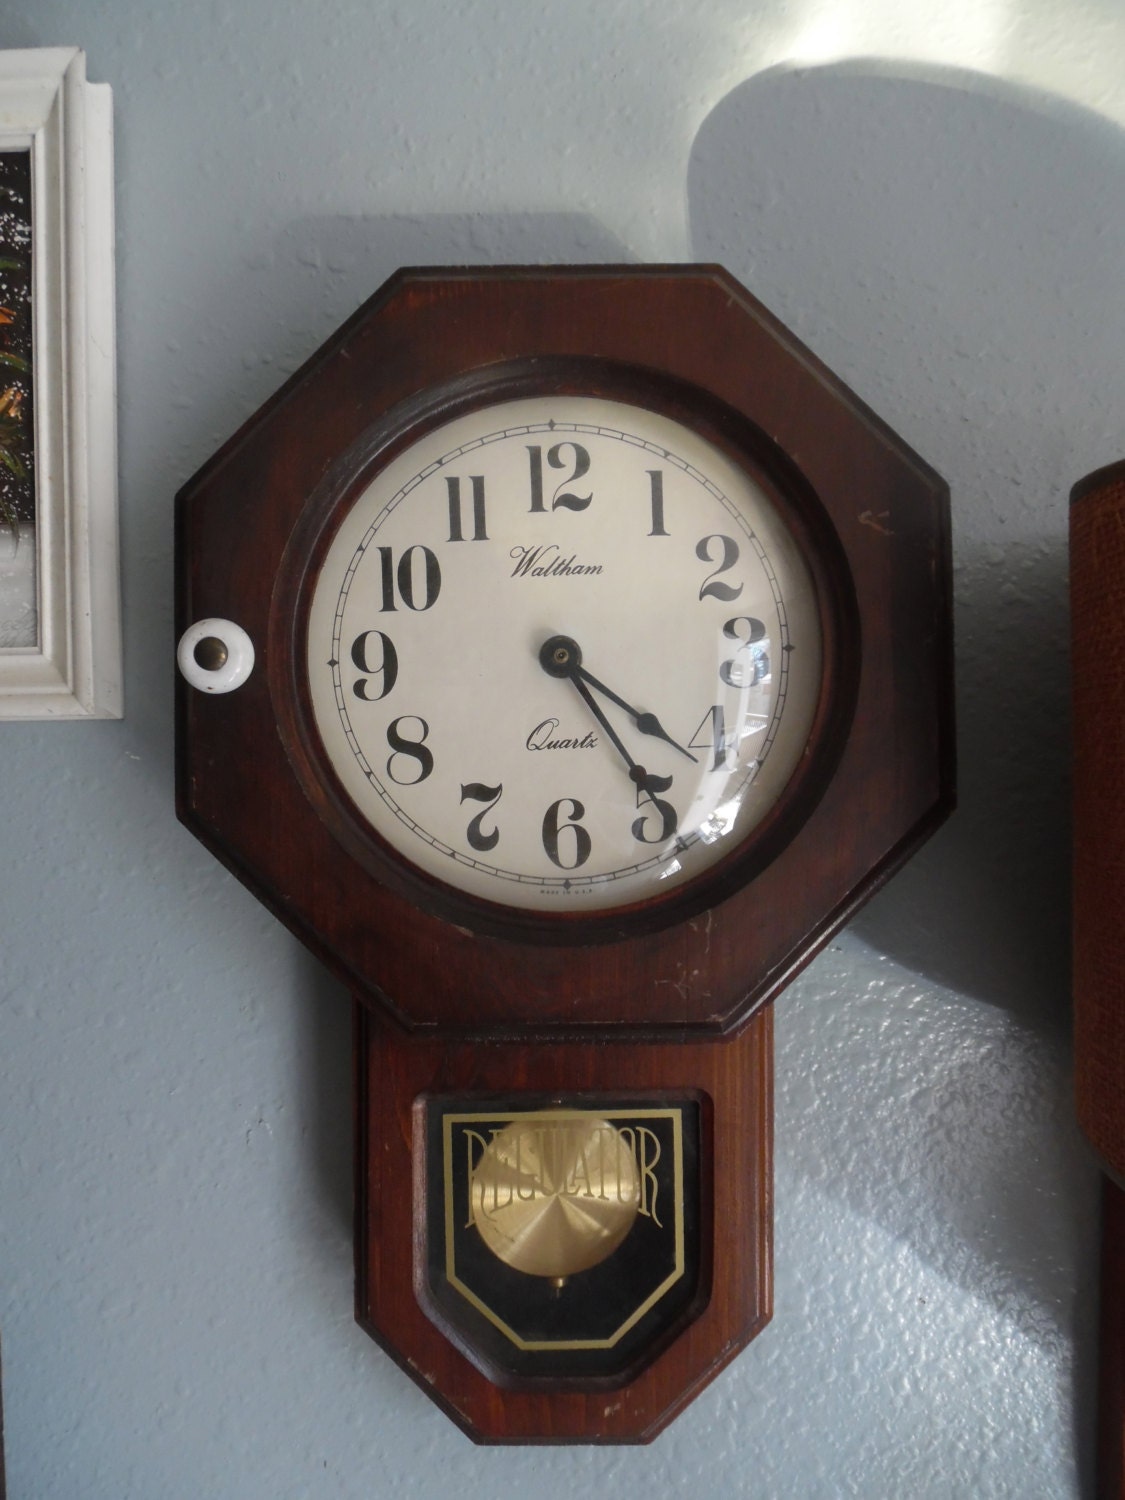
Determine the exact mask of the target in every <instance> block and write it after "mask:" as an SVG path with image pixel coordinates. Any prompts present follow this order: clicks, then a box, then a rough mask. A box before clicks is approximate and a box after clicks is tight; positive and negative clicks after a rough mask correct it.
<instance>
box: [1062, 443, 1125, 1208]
mask: <svg viewBox="0 0 1125 1500" xmlns="http://www.w3.org/2000/svg"><path fill="white" fill-rule="evenodd" d="M1070 576H1071V652H1072V670H1073V683H1074V687H1073V692H1074V1051H1075V1088H1076V1094H1077V1105H1078V1122H1079V1124H1080V1125H1081V1127H1082V1129H1083V1130H1084V1131H1085V1133H1086V1135H1087V1136H1088V1137H1089V1139H1090V1141H1091V1143H1092V1144H1093V1146H1094V1147H1095V1149H1096V1150H1097V1151H1098V1153H1099V1154H1100V1156H1101V1157H1102V1159H1103V1160H1104V1162H1105V1163H1106V1165H1107V1166H1108V1167H1109V1168H1110V1170H1111V1171H1112V1172H1113V1173H1114V1174H1115V1175H1116V1176H1117V1177H1118V1178H1121V1177H1123V1176H1125V797H1123V796H1122V791H1123V783H1125V463H1118V464H1114V465H1113V466H1112V467H1110V468H1107V469H1100V470H1098V471H1097V473H1094V474H1091V475H1089V476H1088V477H1087V478H1086V479H1084V480H1082V481H1081V482H1080V483H1079V484H1077V485H1075V487H1074V489H1073V491H1072V492H1071V513H1070Z"/></svg>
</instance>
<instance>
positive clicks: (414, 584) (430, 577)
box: [379, 543, 441, 614]
mask: <svg viewBox="0 0 1125 1500" xmlns="http://www.w3.org/2000/svg"><path fill="white" fill-rule="evenodd" d="M419 574H421V577H419ZM379 579H380V582H381V583H382V586H383V603H382V606H381V608H382V611H383V613H384V614H385V613H386V612H387V611H388V610H392V609H394V608H395V582H396V581H397V583H398V596H399V598H400V599H401V600H402V602H403V604H405V605H406V607H407V609H429V608H430V606H431V605H432V604H433V602H434V601H435V599H436V598H437V596H438V593H439V592H440V590H441V568H440V567H439V566H438V560H437V558H436V557H435V556H434V554H433V553H432V552H431V551H430V549H429V548H428V547H423V546H421V545H419V544H418V543H415V545H414V546H413V547H407V549H406V551H405V552H404V553H403V554H402V556H401V557H400V558H399V560H398V566H397V568H396V567H395V560H394V553H393V552H392V550H391V548H390V547H380V548H379Z"/></svg>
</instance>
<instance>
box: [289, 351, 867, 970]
mask: <svg viewBox="0 0 1125 1500" xmlns="http://www.w3.org/2000/svg"><path fill="white" fill-rule="evenodd" d="M545 395H557V396H570V395H582V396H596V397H599V398H601V399H604V400H609V401H619V402H623V403H626V404H628V405H632V406H637V407H643V408H645V409H647V410H650V411H655V412H657V413H659V414H660V415H663V416H667V417H670V418H672V419H673V420H675V421H677V422H679V423H681V424H682V425H684V426H685V427H688V428H690V429H691V430H692V431H694V432H696V433H699V434H700V435H701V436H702V437H704V438H705V439H707V441H709V442H710V443H712V444H713V445H714V446H715V447H716V448H717V449H718V450H719V451H720V452H722V453H724V454H725V456H726V457H727V458H729V459H730V460H731V461H732V462H734V463H735V464H736V465H738V467H739V468H740V469H742V470H743V471H744V472H745V473H747V474H748V476H749V477H750V478H751V479H752V480H753V481H754V483H755V484H757V485H758V486H759V487H760V488H761V489H762V490H764V491H765V492H766V494H767V495H768V497H769V499H770V500H771V502H772V504H773V506H774V508H775V510H776V511H777V513H778V515H779V516H780V518H781V520H782V522H783V524H784V525H785V526H786V528H787V529H788V531H789V533H790V535H791V536H793V537H794V539H795V541H796V542H797V545H798V547H799V548H800V551H801V555H802V558H803V560H804V562H805V565H806V567H807V568H808V571H809V574H810V577H811V580H812V584H813V589H814V593H815V597H816V603H817V612H818V620H819V626H820V637H821V652H822V666H821V677H820V687H819V690H818V693H817V708H816V713H815V716H814V721H813V724H812V727H811V730H810V733H809V737H808V743H807V748H806V750H805V753H804V755H803V757H802V760H801V763H800V764H799V765H798V766H797V768H796V769H795V771H794V773H793V774H792V776H791V777H790V778H789V781H788V783H787V785H786V786H785V788H784V789H783V790H782V792H781V795H780V796H779V797H778V799H777V800H776V801H775V802H774V804H773V806H772V807H770V808H769V809H768V811H767V812H766V814H765V816H764V817H763V818H762V819H761V820H760V821H759V822H758V823H757V824H755V826H754V827H753V828H752V829H751V830H750V831H749V833H748V834H747V835H746V836H745V838H743V839H742V840H741V841H740V842H739V844H738V845H737V847H736V848H734V849H732V850H731V851H730V853H729V854H727V855H726V856H725V857H724V858H723V859H722V860H721V861H719V862H718V863H717V864H716V865H714V866H712V867H711V868H709V869H707V870H705V871H703V872H702V873H701V874H700V875H698V876H697V877H695V878H694V879H693V880H691V881H688V882H686V883H685V884H683V885H680V886H677V887H674V888H673V889H672V890H670V891H667V892H663V893H660V894H656V895H652V896H648V897H645V898H643V899H640V900H637V901H633V902H630V903H628V904H626V905H621V906H617V907H614V908H612V909H609V910H605V911H597V912H594V913H587V912H581V911H567V912H546V913H543V912H538V911H534V910H528V909H526V908H521V907H514V906H505V905H503V904H502V903H499V902H494V901H488V900H484V899H482V898H479V897H474V896H472V895H470V894H468V893H466V892H464V891H462V890H459V889H457V888H456V887H453V886H450V885H447V884H446V883H445V882H443V881H442V880H440V879H439V878H437V877H436V876H432V875H428V874H427V873H425V872H424V871H422V870H420V869H419V868H418V867H417V866H416V865H414V864H412V863H411V862H410V860H409V858H408V857H407V856H406V855H405V854H403V853H402V852H400V851H399V850H397V849H395V848H394V847H393V846H392V845H390V844H389V843H388V842H387V841H386V840H385V839H383V838H382V837H380V836H379V835H378V834H377V833H376V832H375V831H374V830H373V829H372V828H371V827H370V826H369V825H368V824H367V823H366V821H365V819H364V818H363V815H362V813H361V812H360V811H359V809H358V808H356V806H355V804H354V803H353V802H352V800H351V798H350V797H349V796H348V794H347V792H346V791H344V789H343V787H342V786H341V784H340V782H339V779H338V777H337V775H336V773H335V770H334V768H333V766H332V764H331V761H330V759H329V757H328V755H327V753H326V752H325V750H324V747H323V743H322V741H321V737H320V734H319V732H318V730H317V727H316V724H315V720H314V715H313V711H312V705H311V695H310V690H309V681H308V674H307V671H306V669H305V662H306V659H307V636H308V617H309V610H310V608H311V604H312V595H313V591H314V589H315V586H316V581H317V577H318V574H319V571H320V567H321V565H322V563H323V561H324V557H325V554H326V553H327V551H328V548H329V546H330V545H331V542H332V539H333V537H334V536H335V533H336V531H337V530H338V528H339V526H340V524H341V523H342V522H343V520H344V518H345V517H346V516H347V514H348V513H349V511H350V509H351V507H352V505H353V504H354V503H355V501H356V499H357V498H358V497H359V495H361V494H362V492H363V491H364V490H365V489H366V488H367V486H368V485H369V484H371V483H372V481H373V479H374V478H375V476H376V475H377V474H378V472H379V471H380V470H381V469H383V468H385V467H386V465H387V464H388V463H390V462H392V461H393V459H394V458H396V457H397V456H398V455H399V454H400V453H401V452H403V451H404V450H405V449H407V448H409V447H410V446H411V445H413V444H414V443H415V442H417V441H418V440H420V439H421V438H422V437H424V436H425V435H426V434H428V433H429V432H431V431H433V430H434V429H435V428H437V427H440V426H442V425H443V424H445V423H446V422H450V421H453V420H455V419H456V418H457V417H460V416H463V415H467V414H471V413H474V412H478V411H481V410H482V409H486V408H488V407H489V406H492V405H496V404H499V403H500V402H504V401H513V400H519V399H520V398H521V397H525V396H545ZM859 635H860V628H859V620H858V612H857V609H856V604H855V597H854V593H853V591H852V587H851V577H850V575H849V573H848V570H847V563H846V560H845V558H844V555H843V551H842V549H841V547H840V544H839V541H838V539H837V537H836V533H835V530H834V528H833V527H832V525H831V522H830V521H829V520H828V517H827V515H826V514H825V512H824V509H823V507H822V506H821V505H820V503H819V501H818V500H817V497H816V496H815V494H813V493H812V492H811V490H810V488H809V486H808V484H807V482H806V481H805V480H804V478H803V476H802V475H801V473H800V471H799V470H797V469H796V468H795V467H794V465H793V464H792V463H791V462H790V461H789V460H788V459H787V458H786V456H785V454H784V453H782V452H781V451H780V449H778V448H777V447H776V445H775V444H772V443H771V442H770V440H769V438H768V437H767V436H766V434H765V433H763V432H762V431H761V430H760V429H759V428H757V427H756V426H755V425H754V424H753V423H752V422H750V421H748V420H747V419H746V418H745V417H744V416H743V415H742V414H741V413H739V412H735V411H733V410H731V409H729V408H726V407H724V406H723V405H722V403H720V402H719V401H717V400H716V399H715V398H714V397H713V396H711V395H710V394H709V393H708V392H706V391H704V390H701V389H699V388H697V387H690V386H687V385H685V384H684V383H683V382H681V381H678V380H676V379H675V378H673V377H671V376H669V375H668V374H666V373H665V372H662V371H659V370H651V369H640V368H632V367H629V366H624V365H620V364H617V363H615V362H614V361H612V360H607V359H602V358H596V357H586V358H583V357H574V356H571V357H568V358H565V359H560V358H550V357H548V358H537V359H528V360H521V361H516V362H512V363H505V364H502V365H498V366H487V367H485V368H482V369H477V370H473V371H470V372H467V373H466V374H464V375H459V376H457V377H455V378H454V379H453V380H451V381H450V382H448V383H447V384H444V385H441V386H439V387H437V388H435V389H432V390H427V391H426V392H424V393H423V394H422V395H421V396H420V397H418V398H415V399H411V400H409V401H407V402H405V403H403V404H402V405H401V406H399V407H396V408H394V409H393V410H392V411H390V412H387V413H386V414H385V415H384V416H382V417H381V418H380V419H378V420H377V421H376V422H375V423H374V424H373V425H372V426H371V427H370V428H369V429H367V430H366V431H365V432H364V433H363V434H362V435H361V437H360V438H359V440H358V441H357V442H356V443H355V444H354V445H353V447H352V448H351V449H350V450H349V451H348V452H347V453H346V454H343V455H342V456H341V458H340V459H339V460H338V461H337V462H336V463H335V464H333V466H332V468H331V469H330V470H329V472H328V473H327V474H326V475H325V477H324V479H323V480H322V481H321V483H320V484H319V485H318V486H317V488H316V490H315V491H314V493H313V494H312V495H311V496H310V497H309V501H308V504H307V506H306V507H305V509H304V511H303V513H302V515H301V518H300V520H299V522H298V524H297V526H296V527H295V528H294V530H293V534H292V536H291V538H290V541H289V545H288V546H287V548H286V550H285V555H284V557H283V560H282V565H281V569H280V570H279V573H278V580H277V586H276V588H275V590H274V597H273V605H272V609H271V613H270V634H269V642H270V649H269V653H268V655H269V663H270V671H271V689H272V693H273V699H274V703H275V704H276V706H277V724H278V732H279V733H280V735H281V738H282V741H283V743H284V745H285V748H286V751H287V753H288V755H289V759H290V762H291V764H292V766H293V769H294V772H295V773H296V776H297V779H298V780H299V781H300V783H301V785H302V787H303V789H304V792H305V795H306V796H307V797H308V799H309V801H310V803H311V804H312V805H313V807H314V808H315V809H316V812H317V815H318V817H320V818H321V820H322V821H323V822H324V823H325V824H326V825H327V826H328V827H330V828H331V830H332V832H333V834H334V836H335V838H336V839H337V840H338V842H339V843H340V844H341V846H342V847H344V848H346V849H347V850H348V852H349V853H350V854H351V856H352V858H353V859H355V860H356V862H357V863H358V864H360V865H362V866H363V867H364V868H365V869H366V870H367V871H368V872H369V873H370V874H371V876H372V877H373V878H374V879H375V880H376V881H378V882H379V883H380V884H381V885H384V886H388V887H390V888H392V889H394V890H396V891H398V892H399V893H400V894H401V895H402V896H403V897H404V898H405V899H407V900H409V901H411V902H412V903H413V904H415V905H419V906H422V907H424V908H425V909H427V910H428V911H431V912H433V913H434V914H435V915H437V916H439V917H441V918H443V919H444V920H446V921H448V922H451V923H453V924H455V925H457V926H459V927H467V928H471V929H472V930H474V931H477V932H482V933H488V934H491V935H493V936H496V937H500V938H504V939H509V940H514V941H518V942H525V943H533V944H534V943H538V944H543V945H551V944H557V945H559V946H563V947H565V946H567V945H571V944H581V945H588V944H592V943H605V942H613V941H615V940H617V939H619V938H621V937H623V936H625V937H627V936H635V935H640V934H645V933H651V932H655V931H658V930H660V929H661V928H663V927H668V926H671V925H673V924H674V923H677V922H682V921H685V920H687V919H688V918H690V917H694V916H697V915H698V914H699V913H700V912H703V911H706V910H707V909H708V908H710V907H713V906H716V905H718V904H719V903H721V902H722V901H725V900H726V899H727V897H728V896H730V895H732V894H734V892H736V891H737V890H739V889H740V888H741V887H742V886H744V885H745V884H746V883H747V882H748V881H750V880H752V879H753V878H754V876H755V875H756V874H758V873H759V872H760V871H761V870H762V869H764V868H765V866H766V865H768V864H769V862H770V861H771V860H772V859H773V858H774V857H776V855H777V853H778V852H779V851H780V850H781V849H782V848H784V846H785V845H786V844H787V843H788V842H789V841H790V839H792V838H793V837H794V836H795V834H796V833H797V831H798V830H799V828H800V826H801V824H802V823H803V822H804V821H805V819H806V818H807V817H808V816H809V814H810V813H811V811H812V810H813V808H814V807H815V806H816V804H817V802H818V801H819V800H820V797H821V795H822V793H823V791H824V789H825V787H826V785H827V784H828V781H829V780H830V779H831V775H832V772H833V770H834V769H835V766H836V763H837V761H838V760H839V756H840V753H841V751H842V748H843V745H844V742H845V740H846V737H847V732H848V726H849V724H850V720H851V716H852V713H853V711H854V708H855V698H856V690H857V683H858V677H859V664H860V655H861V653H860V646H859Z"/></svg>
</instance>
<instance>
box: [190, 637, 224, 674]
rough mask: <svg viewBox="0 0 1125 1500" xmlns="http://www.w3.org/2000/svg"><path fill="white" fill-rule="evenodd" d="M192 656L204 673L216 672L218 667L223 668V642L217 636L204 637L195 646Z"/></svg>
mask: <svg viewBox="0 0 1125 1500" xmlns="http://www.w3.org/2000/svg"><path fill="white" fill-rule="evenodd" d="M192 655H193V656H194V657H195V659H196V661H197V662H198V663H199V665H200V666H201V667H202V668H203V670H204V671H205V672H217V671H218V670H219V668H220V667H225V666H226V664H227V657H228V656H229V655H230V653H229V652H228V650H227V645H226V642H225V641H221V640H220V639H219V637H218V636H217V635H205V636H204V637H203V639H202V640H201V641H199V642H198V643H197V645H196V648H195V650H194V652H193V653H192Z"/></svg>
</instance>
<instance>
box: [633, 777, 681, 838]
mask: <svg viewBox="0 0 1125 1500" xmlns="http://www.w3.org/2000/svg"><path fill="white" fill-rule="evenodd" d="M671 785H672V778H671V776H646V777H645V783H644V785H643V786H638V787H637V806H638V807H642V806H643V807H644V808H645V812H644V813H642V814H641V816H640V817H639V818H635V819H634V820H633V837H634V838H635V839H636V840H637V841H638V842H639V843H642V844H662V843H663V842H664V841H665V839H670V838H671V837H672V835H673V834H674V833H675V831H676V826H677V823H678V821H679V820H678V815H677V813H676V809H675V808H674V807H673V806H672V804H671V803H670V802H664V801H662V800H661V798H659V797H657V796H656V795H655V794H656V793H657V792H666V791H667V790H668V789H669V787H670V786H671ZM642 799H643V800H642ZM649 813H655V814H656V815H657V817H658V818H659V819H660V827H659V829H658V830H657V832H656V833H654V834H653V836H652V837H651V838H649V836H648V833H647V831H646V830H647V829H648V827H649V821H648V814H649Z"/></svg>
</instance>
